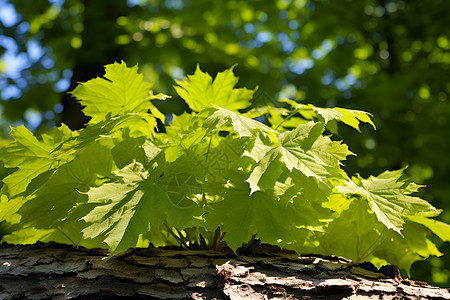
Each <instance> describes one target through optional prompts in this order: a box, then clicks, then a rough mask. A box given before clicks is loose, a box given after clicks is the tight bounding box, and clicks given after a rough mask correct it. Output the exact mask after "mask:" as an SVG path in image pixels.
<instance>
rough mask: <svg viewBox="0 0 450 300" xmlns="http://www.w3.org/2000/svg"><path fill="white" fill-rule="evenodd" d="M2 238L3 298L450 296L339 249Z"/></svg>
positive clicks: (0, 275) (0, 270)
mask: <svg viewBox="0 0 450 300" xmlns="http://www.w3.org/2000/svg"><path fill="white" fill-rule="evenodd" d="M269 250H270V251H266V250H264V251H259V252H258V251H254V252H253V254H254V255H256V256H249V255H240V256H235V255H233V254H232V253H230V252H217V251H197V250H174V249H172V250H171V249H154V248H149V249H135V250H130V251H128V252H126V253H124V254H122V255H120V256H118V257H114V258H112V259H110V260H106V252H105V251H104V250H99V249H90V250H88V249H83V248H79V249H75V248H73V247H70V246H65V245H56V244H36V245H29V246H14V245H6V244H3V245H1V246H0V299H450V291H449V289H442V288H437V287H432V286H429V285H427V284H426V283H422V282H415V281H410V280H408V279H402V278H401V277H400V276H399V274H398V271H397V269H396V268H395V267H392V266H390V267H385V268H382V269H381V270H376V269H375V268H374V267H373V266H372V265H371V264H362V265H361V264H360V265H356V264H353V263H351V262H349V261H347V260H345V259H343V258H339V257H298V256H296V255H294V254H293V253H289V252H282V251H277V250H276V249H275V250H274V249H273V248H272V249H269Z"/></svg>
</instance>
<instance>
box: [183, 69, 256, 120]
mask: <svg viewBox="0 0 450 300" xmlns="http://www.w3.org/2000/svg"><path fill="white" fill-rule="evenodd" d="M233 68H234V66H233V67H231V68H229V69H227V70H225V71H223V72H219V73H217V76H216V78H215V79H214V81H213V79H212V77H211V76H210V75H209V74H208V73H204V72H203V71H202V70H201V69H200V67H199V66H198V65H197V69H196V70H195V73H194V74H193V75H188V76H187V78H186V79H184V80H183V81H176V83H177V84H178V86H175V90H176V91H177V93H178V95H180V97H181V98H183V99H184V101H186V103H187V105H189V108H190V109H192V110H193V111H197V112H198V111H201V110H202V109H204V108H208V107H211V106H212V105H217V106H220V107H222V108H225V109H228V110H232V111H237V110H239V109H244V108H247V107H248V106H250V100H251V99H252V97H253V93H254V92H255V91H256V89H257V88H255V89H254V90H249V89H247V88H239V89H235V88H234V86H235V85H236V84H237V82H238V80H239V78H238V77H235V76H234V74H233Z"/></svg>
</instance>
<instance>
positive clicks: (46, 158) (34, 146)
mask: <svg viewBox="0 0 450 300" xmlns="http://www.w3.org/2000/svg"><path fill="white" fill-rule="evenodd" d="M10 135H11V137H13V138H14V142H12V143H9V144H8V145H7V146H6V147H4V148H2V149H1V150H0V157H2V160H3V163H4V165H5V166H6V167H8V168H18V169H17V170H16V171H15V172H13V173H12V174H10V175H8V176H7V177H6V178H4V179H3V182H4V184H5V185H4V186H3V189H2V192H3V193H5V194H7V195H8V196H9V197H13V196H16V195H18V194H20V193H22V192H24V191H25V190H26V188H27V186H28V184H29V183H30V182H31V180H32V179H33V178H35V177H37V176H38V175H40V174H42V173H44V172H46V171H48V170H50V169H54V168H56V167H58V166H59V165H60V164H62V163H64V162H66V160H65V159H64V158H63V157H60V156H57V155H55V154H54V153H52V152H53V150H54V149H55V148H56V147H59V146H61V145H62V144H63V143H64V142H65V141H66V140H68V139H69V138H71V137H72V132H71V131H70V130H69V129H68V128H67V127H66V126H65V125H63V126H61V127H57V128H53V129H52V130H51V131H49V132H47V133H46V134H44V135H42V137H41V140H38V139H37V138H36V137H35V136H34V135H33V133H31V132H30V131H29V130H28V129H26V128H25V126H23V125H22V126H19V127H16V128H13V129H12V130H11V133H10Z"/></svg>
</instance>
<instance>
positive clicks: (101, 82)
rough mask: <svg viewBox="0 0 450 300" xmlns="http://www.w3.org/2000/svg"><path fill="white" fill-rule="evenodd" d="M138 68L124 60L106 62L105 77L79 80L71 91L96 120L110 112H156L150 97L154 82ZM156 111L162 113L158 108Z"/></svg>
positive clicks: (85, 110)
mask: <svg viewBox="0 0 450 300" xmlns="http://www.w3.org/2000/svg"><path fill="white" fill-rule="evenodd" d="M137 69H138V67H137V65H136V66H134V67H131V68H128V67H127V66H126V64H125V63H124V62H121V63H120V64H119V63H113V64H109V65H106V66H105V75H104V78H100V77H97V78H95V79H91V80H89V81H87V82H84V83H80V84H79V85H78V86H77V87H76V88H75V89H74V90H73V92H72V94H73V95H74V96H75V97H76V98H77V99H78V100H79V101H80V103H81V105H83V106H85V107H84V108H83V112H84V113H85V114H86V115H87V116H90V117H92V122H94V123H96V122H99V121H101V120H104V119H105V118H106V116H107V115H108V114H110V115H111V116H112V117H114V116H117V115H120V114H124V113H140V112H143V113H146V112H147V111H148V110H152V111H155V112H157V109H156V108H155V107H154V105H153V104H152V103H151V102H150V101H149V100H150V99H153V98H155V96H153V94H151V87H152V84H151V83H148V82H145V81H144V76H143V75H142V74H139V73H138V72H137ZM158 96H159V95H158ZM158 96H157V97H158ZM156 115H157V116H158V117H161V115H160V113H159V112H157V113H156Z"/></svg>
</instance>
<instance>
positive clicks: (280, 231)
mask: <svg viewBox="0 0 450 300" xmlns="http://www.w3.org/2000/svg"><path fill="white" fill-rule="evenodd" d="M208 208H209V212H208V214H206V215H205V219H206V225H205V226H207V228H209V229H210V230H215V228H217V227H218V226H221V225H222V231H224V232H226V235H225V239H224V240H225V241H226V242H227V245H228V246H229V247H230V248H231V249H233V250H236V249H237V248H239V247H240V246H241V245H242V243H245V242H247V241H249V240H250V239H251V238H252V236H253V235H257V236H258V238H260V239H261V241H262V242H264V243H271V244H273V245H281V246H283V245H285V244H287V243H288V242H291V243H293V242H296V241H298V242H299V243H302V242H303V239H304V234H303V231H302V230H300V229H296V227H295V225H296V223H295V222H294V218H293V216H294V215H293V213H292V211H293V210H292V207H291V206H288V205H282V204H280V203H277V201H276V200H275V199H273V198H272V197H271V196H270V194H267V193H264V192H256V193H253V194H252V195H251V196H249V195H248V189H247V188H242V189H241V190H239V188H237V187H235V188H233V190H232V191H229V192H227V193H226V194H225V195H224V196H223V200H222V201H219V202H217V203H213V204H210V205H208ZM296 221H299V220H298V219H297V220H296Z"/></svg>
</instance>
